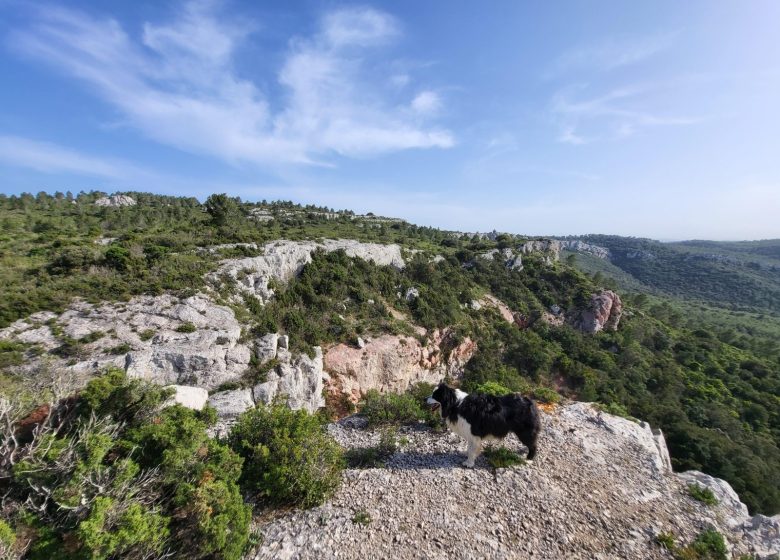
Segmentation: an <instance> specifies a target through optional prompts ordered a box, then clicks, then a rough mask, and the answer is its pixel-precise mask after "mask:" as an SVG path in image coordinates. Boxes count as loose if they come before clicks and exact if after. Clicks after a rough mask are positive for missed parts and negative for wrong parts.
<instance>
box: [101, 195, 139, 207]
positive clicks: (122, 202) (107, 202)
mask: <svg viewBox="0 0 780 560" xmlns="http://www.w3.org/2000/svg"><path fill="white" fill-rule="evenodd" d="M135 205H136V202H135V199H134V198H133V197H132V196H127V195H124V194H112V195H111V196H104V197H102V198H98V199H97V200H96V201H95V206H135Z"/></svg>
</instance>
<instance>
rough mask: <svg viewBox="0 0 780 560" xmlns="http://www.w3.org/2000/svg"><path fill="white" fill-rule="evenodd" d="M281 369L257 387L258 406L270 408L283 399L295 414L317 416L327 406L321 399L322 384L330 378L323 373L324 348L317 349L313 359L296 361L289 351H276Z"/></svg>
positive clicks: (298, 357) (271, 372)
mask: <svg viewBox="0 0 780 560" xmlns="http://www.w3.org/2000/svg"><path fill="white" fill-rule="evenodd" d="M277 359H278V360H279V362H280V363H279V365H278V366H277V367H276V368H274V369H273V370H271V371H270V372H269V373H268V376H267V379H266V381H265V382H263V383H260V384H259V385H255V387H254V389H253V390H252V395H253V397H254V399H255V402H257V403H261V402H262V403H265V404H268V403H270V402H273V400H274V399H275V398H276V397H278V396H281V395H285V396H286V398H287V405H288V406H289V407H290V408H292V409H293V410H298V409H300V408H303V409H306V410H308V411H309V412H316V411H317V409H319V408H320V407H323V406H325V399H324V398H323V397H322V390H323V388H324V386H323V380H325V379H329V376H328V375H327V374H326V373H324V371H323V360H322V348H320V347H319V346H315V347H314V357H313V358H312V357H309V356H307V355H305V354H301V355H299V356H296V357H293V356H292V355H291V354H290V352H289V351H287V350H285V349H283V348H280V349H278V351H277Z"/></svg>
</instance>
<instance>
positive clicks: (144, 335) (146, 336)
mask: <svg viewBox="0 0 780 560" xmlns="http://www.w3.org/2000/svg"><path fill="white" fill-rule="evenodd" d="M155 334H157V331H156V330H154V329H144V330H142V331H141V332H140V333H138V338H140V339H141V340H143V341H144V342H146V341H147V340H151V338H152V337H154V335H155Z"/></svg>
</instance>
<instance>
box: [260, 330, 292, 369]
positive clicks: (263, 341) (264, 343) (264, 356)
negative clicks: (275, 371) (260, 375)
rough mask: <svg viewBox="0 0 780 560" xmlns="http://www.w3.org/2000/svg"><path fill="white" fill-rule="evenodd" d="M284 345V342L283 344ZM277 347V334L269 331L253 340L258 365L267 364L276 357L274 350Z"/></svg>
mask: <svg viewBox="0 0 780 560" xmlns="http://www.w3.org/2000/svg"><path fill="white" fill-rule="evenodd" d="M285 346H286V344H285ZM278 348H279V335H278V334H276V333H269V334H267V335H265V336H262V337H260V338H258V339H257V340H256V341H255V357H256V358H257V361H258V363H259V364H260V365H264V364H267V363H268V362H270V361H271V360H273V359H275V358H276V351H277V349H278Z"/></svg>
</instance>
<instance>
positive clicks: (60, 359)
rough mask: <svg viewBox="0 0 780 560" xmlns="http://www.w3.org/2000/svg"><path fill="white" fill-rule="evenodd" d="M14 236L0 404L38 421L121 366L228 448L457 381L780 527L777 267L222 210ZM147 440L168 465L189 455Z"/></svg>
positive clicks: (337, 217) (32, 207) (88, 198)
mask: <svg viewBox="0 0 780 560" xmlns="http://www.w3.org/2000/svg"><path fill="white" fill-rule="evenodd" d="M0 222H1V223H2V224H3V232H2V234H0V265H1V266H0V280H1V281H2V282H0V390H2V392H3V394H4V396H5V398H7V399H8V400H9V401H11V400H12V401H14V402H16V403H21V406H23V407H25V408H24V410H26V411H27V412H29V411H30V410H34V407H35V406H36V405H38V404H40V403H41V402H42V401H45V400H47V399H48V400H51V393H52V392H53V391H52V389H51V387H48V386H47V383H51V381H50V380H51V377H52V375H54V376H55V377H56V378H57V379H58V383H63V384H65V385H67V389H68V391H70V392H71V393H72V392H73V391H76V390H78V389H79V388H81V387H83V386H84V385H85V384H87V383H88V382H90V380H94V379H97V380H98V381H100V380H102V379H104V378H105V375H104V376H103V377H99V376H100V375H101V374H104V372H106V371H109V372H111V371H113V372H115V374H116V372H121V373H122V375H125V376H127V378H129V379H131V380H139V379H142V380H145V381H151V382H153V383H154V384H157V385H165V386H171V387H172V391H173V392H174V393H173V398H174V399H175V401H176V402H179V403H181V404H186V405H187V406H189V407H191V408H195V409H204V407H205V405H206V404H208V405H209V406H208V408H205V410H206V411H208V410H212V411H213V414H214V416H213V418H212V417H210V416H208V414H211V413H208V414H207V413H205V412H203V413H202V414H204V415H205V416H204V417H203V418H201V417H200V416H198V420H197V422H202V423H203V425H204V428H203V429H204V430H205V429H206V427H205V426H206V425H208V428H207V429H208V431H209V433H210V434H212V435H217V436H221V437H224V436H226V435H228V434H229V433H232V432H230V430H231V427H232V426H234V425H236V423H237V422H238V423H239V425H241V422H244V421H248V420H246V418H247V417H246V414H248V413H251V412H252V411H254V410H255V407H256V405H257V410H262V409H263V405H272V404H273V403H274V402H275V399H277V397H279V396H280V395H287V397H288V403H289V404H290V405H291V406H292V407H293V408H295V409H300V410H304V411H310V412H312V413H316V414H318V415H326V416H327V417H328V418H329V419H334V418H338V417H342V416H345V415H346V414H349V413H351V412H353V411H354V410H355V408H356V407H361V406H365V404H364V403H365V399H366V398H367V395H370V394H371V391H372V390H378V391H380V392H381V393H385V394H395V393H403V392H405V391H407V390H410V389H414V388H415V387H416V386H418V384H420V383H434V382H438V381H439V380H440V379H442V378H445V377H447V378H449V379H451V380H453V381H454V382H457V383H458V384H460V386H461V387H462V388H464V389H465V390H467V391H473V390H483V389H484V388H485V387H494V388H495V387H499V388H501V389H502V390H507V391H521V392H524V393H527V394H531V395H533V396H535V397H536V398H537V399H539V400H540V401H550V402H553V401H557V400H559V399H560V398H562V397H563V398H566V399H573V400H580V401H597V402H599V403H601V406H603V407H605V409H606V410H609V411H611V412H613V413H618V414H620V415H624V416H633V417H636V418H641V419H642V420H645V421H647V422H649V423H650V424H651V425H652V426H654V427H659V428H661V429H662V430H663V432H664V434H665V436H666V443H667V444H668V447H669V452H670V454H671V463H672V466H673V467H674V469H675V470H676V471H687V470H701V471H704V472H706V473H709V474H711V475H713V476H716V477H718V478H722V479H725V480H727V481H728V482H729V483H730V484H731V485H732V486H733V488H734V489H735V490H736V492H737V493H738V494H739V497H740V499H741V500H742V501H743V502H744V503H745V504H746V505H747V507H748V508H749V510H750V512H751V513H767V514H774V513H777V512H778V511H780V490H779V489H780V412H779V411H780V368H779V365H780V360H778V351H779V350H778V345H777V338H776V336H774V333H775V332H776V331H775V330H774V329H775V325H776V323H774V321H775V319H774V315H773V313H774V311H775V308H774V305H775V303H776V302H777V301H778V300H777V299H773V298H774V297H775V296H774V294H775V293H776V292H775V290H777V285H776V282H775V280H776V275H777V274H778V273H777V271H776V270H775V269H772V268H762V267H760V266H759V267H758V268H756V269H755V270H754V269H753V268H751V267H749V266H747V265H745V266H744V267H743V266H742V265H739V266H734V265H732V264H729V263H725V264H724V263H722V262H717V263H716V265H712V264H711V262H712V261H710V260H706V259H703V260H702V259H692V258H689V257H686V254H685V253H684V252H683V251H682V249H679V248H676V247H667V246H665V245H662V244H657V243H656V242H651V241H645V240H639V241H637V240H630V244H629V241H627V240H626V239H625V238H611V237H606V236H591V237H589V238H588V239H587V241H588V242H589V243H591V244H594V245H597V246H598V247H606V248H608V249H609V253H610V255H611V256H610V257H609V258H608V259H605V258H602V257H599V256H598V255H599V254H601V251H600V250H598V249H588V248H587V247H582V246H576V245H573V244H572V245H570V246H569V245H566V246H565V247H564V248H566V249H571V250H572V251H573V252H572V253H571V254H574V255H575V256H574V258H573V259H567V258H563V259H561V258H560V250H561V245H560V243H558V242H555V241H551V240H543V239H531V238H527V237H523V236H511V235H506V234H504V235H497V236H486V235H464V234H458V233H456V232H445V231H439V230H436V229H432V228H424V227H417V226H414V225H412V224H409V223H406V222H403V221H400V220H394V219H391V218H384V217H377V216H373V215H366V216H356V215H354V214H353V213H351V212H348V211H334V210H332V209H328V208H318V207H301V206H297V205H295V204H292V203H286V202H275V203H257V204H253V203H243V202H241V201H240V200H238V199H232V198H229V197H227V196H224V195H214V196H212V197H210V198H209V199H208V200H207V201H206V203H205V204H200V203H199V202H198V201H197V200H195V199H190V198H174V197H163V196H156V195H149V194H144V193H123V194H122V195H121V196H112V197H110V198H109V197H105V196H104V195H103V194H102V193H82V194H80V195H78V196H77V197H73V196H71V195H69V194H59V195H55V196H49V195H45V194H39V195H38V196H31V195H23V196H20V197H0ZM637 243H639V245H638V246H637V245H636V244H637ZM759 245H760V247H758V248H756V247H751V249H750V250H751V251H753V252H752V253H751V254H760V253H757V252H756V251H759V249H760V250H761V251H763V250H764V249H765V248H766V247H765V246H764V245H761V244H759ZM730 250H734V251H736V249H730ZM588 251H590V252H588ZM636 251H645V252H646V254H652V255H653V257H647V258H644V257H642V255H645V253H637V254H638V255H639V257H634V256H631V255H634V254H635V253H636ZM565 255H566V253H564V257H565ZM766 258H767V259H769V258H772V257H770V256H767V257H766ZM594 259H595V260H594ZM587 262H596V263H601V266H602V268H601V269H600V270H593V271H591V270H588V269H587V268H586V267H585V266H584V263H587ZM767 262H768V261H767ZM578 266H581V267H582V268H583V269H584V271H583V270H580V269H578V268H577V267H578ZM654 266H656V268H653V267H654ZM743 268H744V270H743ZM618 270H620V271H621V272H620V274H621V275H622V276H619V277H616V278H614V280H613V279H612V278H613V277H614V275H613V274H611V273H612V272H614V273H616V274H617V271H618ZM699 276H701V278H699ZM724 279H726V280H727V281H724ZM629 282H632V283H633V284H631V285H629V284H628V283H629ZM694 286H696V287H694ZM740 286H741V287H742V288H741V289H742V292H740V291H739V289H738V288H739V287H740ZM645 287H647V291H646V292H645V291H644V288H645ZM610 288H611V289H610ZM613 290H617V293H616V292H615V291H613ZM743 292H744V293H743ZM692 294H696V295H695V296H694V295H692ZM708 298H709V299H708ZM717 298H723V299H720V300H719V301H717ZM726 298H731V299H726ZM715 303H718V305H715ZM730 307H733V309H728V308H730ZM762 313H763V314H765V316H762V315H761V314H762ZM723 317H728V318H729V319H728V321H729V322H728V323H725V322H724V321H723ZM112 368H113V369H112ZM96 376H98V377H96ZM112 379H113V378H112ZM117 383H120V382H119V381H117ZM121 383H124V381H122V382H121ZM131 386H132V385H131ZM123 387H124V386H121V387H120V388H119V389H117V391H119V392H120V393H121V394H124V393H122V392H123V391H124V392H125V393H126V392H128V391H130V390H129V389H124V388H123ZM132 387H135V386H132ZM133 390H136V389H133ZM94 391H97V394H98V396H100V398H105V395H106V394H108V391H107V390H106V389H100V390H98V389H95V390H94ZM94 391H93V392H94ZM65 394H68V393H67V392H66V393H65ZM101 395H102V396H101ZM58 396H63V394H62V393H60V394H59V395H58ZM98 396H96V397H94V398H93V400H95V401H96V402H99V401H100V399H99V398H98ZM160 398H162V397H160ZM158 400H159V399H158ZM131 402H132V401H131ZM415 402H416V401H415ZM158 404H159V403H158ZM323 405H324V406H323ZM90 406H92V405H90ZM101 406H103V405H101ZM415 406H416V405H415ZM174 408H175V409H178V407H174ZM317 411H319V412H317ZM116 414H118V416H117V418H118V419H119V420H117V421H120V420H121V421H122V422H124V421H126V420H127V418H126V416H125V415H126V414H127V412H126V411H124V410H120V411H119V412H118V413H116ZM166 414H172V415H175V414H185V413H184V412H175V413H173V412H171V413H166ZM198 414H201V413H198ZM149 417H150V418H156V417H157V416H155V415H154V414H151V413H150V416H149ZM207 417H208V418H207ZM309 418H315V416H310V417H309ZM242 419H244V420H242ZM171 422H174V419H171ZM193 422H195V421H194V420H193ZM174 423H175V422H174ZM185 425H188V426H189V424H185ZM198 425H199V426H200V424H198ZM155 426H156V424H154V423H152V426H151V427H147V428H144V429H148V430H152V431H154V430H160V429H163V428H159V427H155ZM162 426H166V424H165V422H163V424H162ZM139 429H140V428H139ZM198 429H200V428H198ZM139 433H141V434H143V433H145V432H143V431H141V432H138V431H131V432H130V433H128V435H127V436H126V439H127V441H128V442H129V443H127V445H128V446H129V447H127V448H128V449H129V448H132V445H142V443H143V442H147V440H145V439H143V438H142V437H141V436H139ZM150 437H151V436H150ZM188 437H189V436H188ZM231 437H234V436H231ZM555 437H557V436H551V440H552V441H554V440H555ZM139 438H140V439H139ZM155 438H157V439H155ZM234 439H235V437H234ZM152 441H154V442H156V443H154V445H155V446H157V447H150V449H158V451H157V454H158V455H160V456H162V455H161V454H160V453H161V452H159V446H161V445H163V444H162V443H161V442H162V441H165V442H168V443H167V445H172V444H173V443H172V442H174V443H175V438H173V439H171V438H168V437H167V436H165V437H163V436H161V435H155V436H154V438H152ZM212 441H218V442H221V441H222V439H218V440H212ZM139 442H141V443H139ZM143 444H145V445H146V444H148V445H152V444H151V443H148V442H147V443H143ZM233 444H235V441H234V442H233ZM233 444H231V445H233ZM214 445H217V443H212V444H209V446H214ZM220 445H221V443H220ZM198 449H202V447H201V448H199V447H198V446H197V445H194V444H193V447H192V451H191V452H192V453H195V452H196V451H197V450H198ZM234 451H235V452H236V453H239V454H241V453H245V452H246V449H244V448H243V447H241V445H238V446H235V445H234ZM124 452H126V449H125V451H122V450H116V449H115V450H113V451H112V453H115V454H116V453H119V454H120V455H121V453H124ZM150 453H151V451H150ZM209 453H211V452H209ZM214 453H215V454H218V453H223V452H222V451H218V450H216V449H215V450H214ZM218 456H219V457H222V459H220V460H223V459H224V456H223V455H218ZM242 456H243V455H242ZM166 457H167V456H166ZM247 457H249V456H247ZM247 457H245V460H246V461H249V459H248V458H247ZM225 460H226V459H225ZM142 464H144V463H142ZM151 465H154V463H151V462H149V463H148V464H147V466H151ZM156 468H162V466H158V467H156ZM177 468H178V467H177ZM188 468H190V469H195V468H196V466H194V465H190V466H189V467H188ZM534 468H536V467H534ZM402 470H403V469H402ZM172 472H173V473H175V472H177V471H176V470H175V469H174V470H173V471H172ZM188 472H189V471H188ZM197 472H200V471H197ZM230 472H231V473H233V475H231V476H234V478H233V479H232V482H230V484H238V483H239V482H240V483H241V484H244V485H245V484H247V481H246V476H247V475H246V474H245V473H244V474H241V476H239V474H236V473H235V470H230ZM171 476H173V477H174V479H175V474H172V475H171ZM192 476H194V475H192ZM198 476H200V477H203V476H204V475H203V473H200V474H199V475H198ZM348 476H352V475H348ZM477 476H482V475H477ZM511 476H515V475H511ZM198 480H201V483H202V484H207V483H208V484H210V483H211V480H210V479H209V477H208V476H206V477H205V478H199V479H198ZM236 481H238V482H236ZM226 484H227V483H226ZM347 486H348V485H347ZM243 488H244V491H245V492H248V490H247V488H246V486H244V487H243ZM232 491H233V490H231V492H232ZM344 491H345V492H349V489H348V487H345V490H344ZM675 491H676V490H675ZM235 492H237V490H235ZM678 493H679V492H678ZM199 495H200V494H199ZM234 499H235V496H234ZM166 511H167V510H166ZM171 511H172V512H174V513H171V514H170V515H171V518H170V519H171V521H170V523H172V524H173V526H177V525H176V524H177V523H181V521H180V519H181V517H177V515H181V512H179V513H175V512H177V511H178V510H176V509H172V510H171ZM209 511H211V510H209ZM88 519H91V518H88ZM83 522H84V521H82V523H83ZM25 523H27V522H25ZM204 527H205V525H204ZM172 530H173V529H172ZM177 530H178V529H177ZM57 535H58V536H57V537H56V538H61V539H66V538H70V537H69V536H68V535H70V533H68V532H65V533H62V534H60V533H57ZM52 538H54V537H52ZM686 538H688V539H690V538H692V533H691V534H689V535H686ZM645 544H647V543H645ZM589 546H590V545H589ZM593 546H595V545H593Z"/></svg>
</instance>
